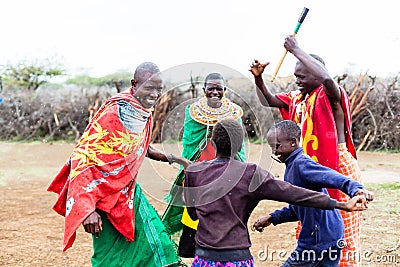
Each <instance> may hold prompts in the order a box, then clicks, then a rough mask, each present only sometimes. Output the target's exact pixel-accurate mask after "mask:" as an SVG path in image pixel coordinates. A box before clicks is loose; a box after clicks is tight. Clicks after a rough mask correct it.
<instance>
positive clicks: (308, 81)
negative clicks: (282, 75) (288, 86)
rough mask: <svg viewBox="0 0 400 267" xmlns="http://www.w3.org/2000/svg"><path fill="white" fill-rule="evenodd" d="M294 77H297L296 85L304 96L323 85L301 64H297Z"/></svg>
mask: <svg viewBox="0 0 400 267" xmlns="http://www.w3.org/2000/svg"><path fill="white" fill-rule="evenodd" d="M294 76H295V77H296V85H297V87H298V89H299V90H300V92H301V93H302V94H303V95H306V94H308V93H310V92H311V91H313V90H314V89H315V88H317V87H318V86H319V85H320V84H321V83H320V82H319V81H318V80H317V79H316V78H315V77H314V75H312V74H311V73H310V72H309V71H308V70H307V68H306V67H305V66H304V65H303V63H301V62H297V64H296V67H295V69H294Z"/></svg>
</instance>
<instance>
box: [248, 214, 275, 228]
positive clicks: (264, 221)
mask: <svg viewBox="0 0 400 267" xmlns="http://www.w3.org/2000/svg"><path fill="white" fill-rule="evenodd" d="M271 223H272V217H271V215H268V216H266V217H263V218H259V219H257V221H255V222H254V223H253V225H252V226H251V230H252V231H255V230H257V231H259V232H262V231H263V230H264V228H265V227H267V226H268V225H270V224H271Z"/></svg>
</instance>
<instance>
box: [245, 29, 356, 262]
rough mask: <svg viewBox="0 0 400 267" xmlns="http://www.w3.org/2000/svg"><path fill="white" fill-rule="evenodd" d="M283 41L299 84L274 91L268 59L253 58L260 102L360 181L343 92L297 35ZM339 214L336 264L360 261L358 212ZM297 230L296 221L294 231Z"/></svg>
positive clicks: (326, 161) (309, 146)
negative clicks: (267, 77)
mask: <svg viewBox="0 0 400 267" xmlns="http://www.w3.org/2000/svg"><path fill="white" fill-rule="evenodd" d="M284 47H285V49H286V50H287V51H289V52H290V53H292V54H293V55H294V56H295V57H296V58H297V59H298V60H299V61H298V62H297V63H296V66H295V71H294V75H295V77H296V85H297V87H298V90H295V91H291V92H289V93H279V94H272V93H271V91H270V90H269V89H268V88H267V86H266V85H265V84H264V81H263V78H262V73H263V71H264V69H265V67H266V66H267V65H268V64H269V63H265V64H261V63H260V62H259V61H257V60H256V61H254V62H253V64H252V66H251V69H250V71H251V73H252V74H253V75H254V78H255V83H256V85H257V88H258V89H257V94H258V96H259V98H260V101H261V103H262V104H263V105H266V106H270V107H277V108H279V109H280V111H281V115H282V118H283V119H284V120H292V121H294V122H296V123H297V124H299V126H300V127H301V132H302V136H301V138H302V140H301V146H302V147H303V150H304V152H305V153H306V154H307V155H309V156H310V157H311V158H312V159H313V160H315V161H316V162H318V163H320V164H322V165H324V166H326V167H329V168H332V169H334V170H336V171H338V172H340V173H341V174H343V175H345V176H348V177H350V178H352V179H354V180H355V181H357V182H359V183H362V181H361V172H360V169H359V167H358V164H357V160H356V153H355V149H354V144H353V140H352V137H351V112H350V105H349V100H348V96H347V94H346V92H345V91H344V89H343V88H342V87H340V86H339V85H338V84H337V83H336V82H335V81H334V80H333V78H332V77H331V76H330V75H329V73H328V71H327V69H326V68H325V63H324V61H323V60H322V59H321V58H320V57H319V56H317V55H312V54H311V55H310V54H307V53H306V52H304V51H303V50H302V49H301V48H300V47H299V46H298V44H297V41H296V38H294V37H293V36H288V37H286V39H285V43H284ZM328 192H329V194H330V195H331V197H333V198H336V199H337V200H338V201H346V200H348V197H347V196H346V195H345V194H344V193H343V192H341V191H339V190H333V189H329V188H328ZM341 215H342V218H343V221H344V225H345V232H344V238H345V241H346V246H345V247H343V250H342V258H341V261H340V263H339V266H360V258H359V257H357V255H359V253H360V224H361V213H357V212H348V213H346V212H341ZM299 232H300V226H299V227H298V229H297V234H298V233H299Z"/></svg>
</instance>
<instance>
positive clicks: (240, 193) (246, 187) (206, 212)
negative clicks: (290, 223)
mask: <svg viewBox="0 0 400 267" xmlns="http://www.w3.org/2000/svg"><path fill="white" fill-rule="evenodd" d="M243 137H244V136H243V128H242V126H241V124H240V123H238V122H236V121H235V120H231V119H227V120H222V121H220V122H219V123H217V124H216V125H215V126H214V129H213V134H212V139H211V140H212V143H213V145H214V147H215V149H216V152H217V154H216V155H217V157H216V159H215V160H212V161H203V162H198V163H194V164H192V165H190V166H189V167H188V168H187V169H186V176H185V188H184V196H185V203H186V206H187V209H188V213H189V215H190V217H191V218H192V219H199V225H198V229H197V233H196V237H195V239H196V255H195V258H194V261H193V263H192V266H254V260H253V257H252V255H251V254H250V250H249V248H250V246H251V243H250V237H249V233H248V228H247V222H248V219H249V217H250V214H251V212H252V211H253V210H254V208H255V207H256V206H257V204H258V203H259V202H260V201H261V200H263V199H270V200H276V201H283V202H288V203H291V204H296V205H304V206H309V207H315V208H321V209H331V210H332V209H334V208H339V209H343V210H346V211H355V210H365V209H366V206H365V201H366V200H365V197H364V196H356V197H355V198H353V199H351V200H350V201H349V202H345V203H343V202H336V200H334V199H331V198H330V197H329V196H328V195H326V194H324V193H321V192H315V191H312V190H307V189H303V188H300V187H297V186H293V185H291V184H289V183H287V182H284V181H280V180H275V179H274V177H273V176H272V175H271V174H270V173H269V172H267V171H266V170H263V169H262V168H260V167H259V166H258V165H256V164H252V163H243V162H240V161H238V160H235V159H234V157H233V156H232V155H235V154H236V153H237V152H238V151H239V150H240V148H241V145H242V143H243ZM207 264H208V265H207Z"/></svg>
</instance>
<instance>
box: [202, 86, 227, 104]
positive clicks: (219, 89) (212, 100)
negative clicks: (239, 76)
mask: <svg viewBox="0 0 400 267" xmlns="http://www.w3.org/2000/svg"><path fill="white" fill-rule="evenodd" d="M225 90H226V87H225V82H224V80H223V79H209V80H208V81H207V83H206V86H205V87H204V93H205V95H206V98H207V104H208V105H209V106H210V107H212V108H219V107H220V106H221V105H222V102H221V99H222V97H223V96H224V92H225Z"/></svg>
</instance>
